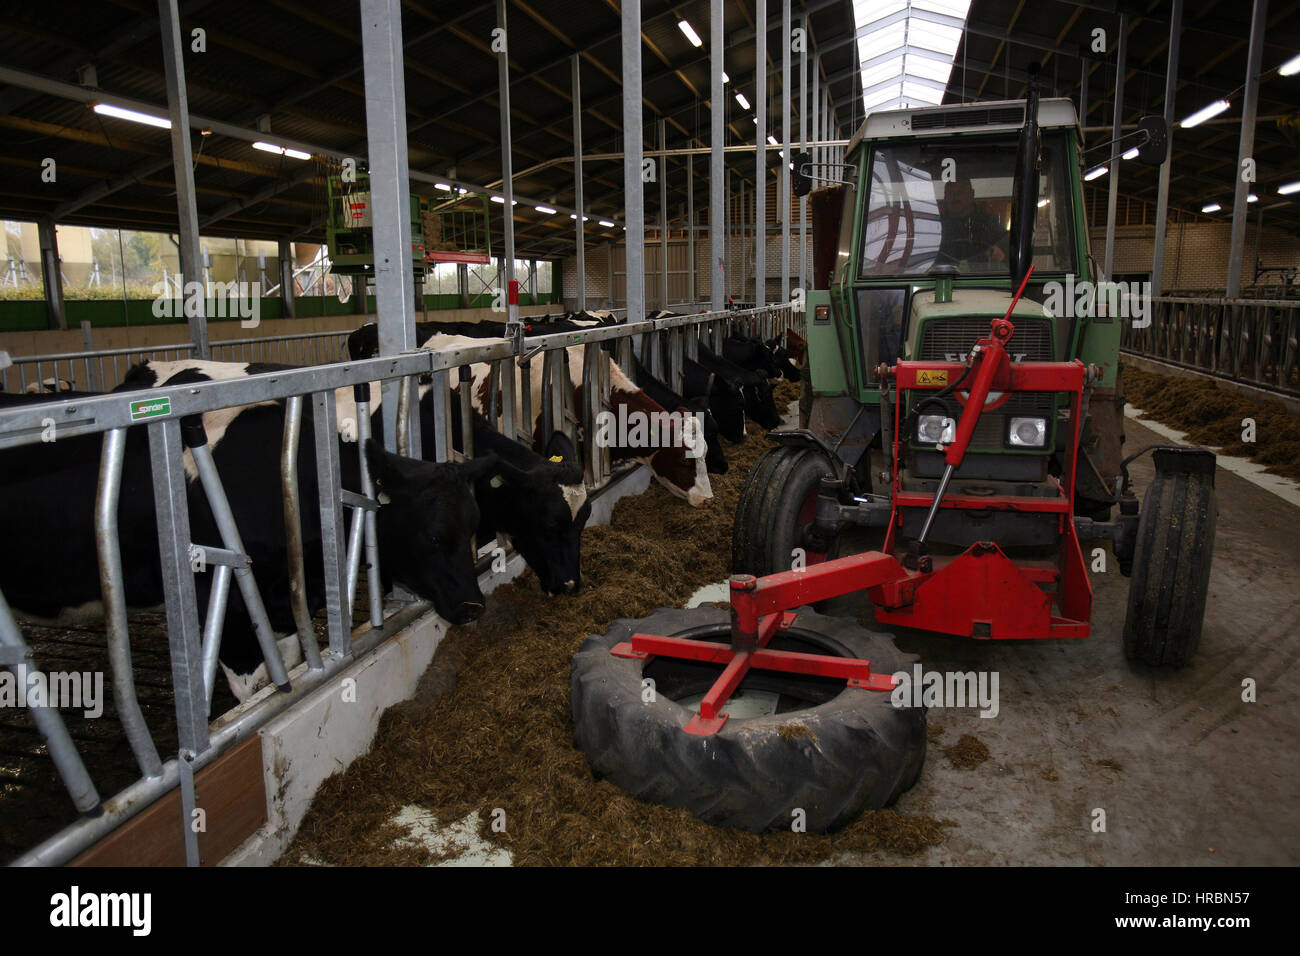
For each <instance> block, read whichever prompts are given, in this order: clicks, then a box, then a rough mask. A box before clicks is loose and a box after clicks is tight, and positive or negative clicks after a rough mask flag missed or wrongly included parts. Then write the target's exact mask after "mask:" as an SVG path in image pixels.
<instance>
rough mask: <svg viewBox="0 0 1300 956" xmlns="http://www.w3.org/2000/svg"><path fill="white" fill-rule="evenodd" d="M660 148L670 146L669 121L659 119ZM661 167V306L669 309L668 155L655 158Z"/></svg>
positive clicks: (659, 174) (659, 173)
mask: <svg viewBox="0 0 1300 956" xmlns="http://www.w3.org/2000/svg"><path fill="white" fill-rule="evenodd" d="M659 148H660V149H661V150H664V149H667V148H668V122H667V121H666V120H660V121H659ZM655 164H656V165H657V166H658V167H659V168H658V170H657V173H658V176H659V308H661V309H663V310H664V311H667V310H668V157H667V156H660V157H659V158H658V159H656V160H655Z"/></svg>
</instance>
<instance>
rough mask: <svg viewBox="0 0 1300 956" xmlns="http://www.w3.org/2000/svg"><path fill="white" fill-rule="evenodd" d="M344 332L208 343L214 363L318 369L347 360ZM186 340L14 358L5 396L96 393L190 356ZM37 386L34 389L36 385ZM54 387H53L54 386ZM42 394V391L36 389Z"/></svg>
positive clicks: (2, 376)
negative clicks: (31, 390) (49, 385)
mask: <svg viewBox="0 0 1300 956" xmlns="http://www.w3.org/2000/svg"><path fill="white" fill-rule="evenodd" d="M348 334H349V333H347V332H295V333H293V334H291V335H272V336H265V337H262V338H247V339H219V340H214V341H212V342H211V343H210V346H211V351H212V359H213V361H217V362H274V363H277V364H280V365H323V364H325V363H327V362H337V361H340V360H342V359H346V358H347V352H346V346H347V339H348ZM193 351H194V346H193V345H192V344H190V343H188V342H183V343H177V344H175V345H157V346H153V347H150V348H135V349H90V350H86V351H81V352H57V353H50V354H46V355H15V356H12V361H13V364H12V365H11V366H10V367H9V368H5V369H0V386H3V389H0V390H3V391H6V392H25V391H27V387H28V386H29V385H33V384H37V383H43V382H45V381H47V380H50V381H53V382H55V383H58V382H60V381H62V382H67V383H69V384H70V385H71V386H72V389H73V390H75V391H86V392H102V391H106V390H112V389H113V388H114V387H115V386H116V385H118V384H119V383H120V382H121V381H122V378H123V376H125V375H126V372H127V370H128V369H129V368H130V367H131V366H132V365H135V364H137V363H139V362H146V361H162V362H167V361H180V360H181V359H186V358H189V357H190V354H191V353H192V352H193ZM38 387H40V386H39V385H38ZM56 387H57V385H56ZM42 390H43V389H42Z"/></svg>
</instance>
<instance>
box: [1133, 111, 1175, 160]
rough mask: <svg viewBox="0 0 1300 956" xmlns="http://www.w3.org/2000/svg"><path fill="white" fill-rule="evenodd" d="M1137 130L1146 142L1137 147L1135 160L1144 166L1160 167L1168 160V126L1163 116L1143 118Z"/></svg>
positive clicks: (1139, 121)
mask: <svg viewBox="0 0 1300 956" xmlns="http://www.w3.org/2000/svg"><path fill="white" fill-rule="evenodd" d="M1138 130H1139V131H1141V132H1143V133H1146V140H1145V141H1144V142H1143V143H1142V144H1141V145H1139V146H1138V154H1137V160H1138V162H1139V163H1142V164H1143V165H1146V166H1161V165H1163V164H1164V162H1165V160H1167V159H1168V158H1169V124H1168V123H1166V122H1165V118H1164V117H1163V116H1144V117H1142V118H1141V119H1140V120H1138Z"/></svg>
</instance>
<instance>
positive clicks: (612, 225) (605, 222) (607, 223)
mask: <svg viewBox="0 0 1300 956" xmlns="http://www.w3.org/2000/svg"><path fill="white" fill-rule="evenodd" d="M600 224H601V225H602V226H608V227H609V228H610V229H613V228H614V224H613V223H612V222H610V221H609V220H608V219H602V220H601V221H600Z"/></svg>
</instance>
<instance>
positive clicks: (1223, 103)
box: [1178, 100, 1232, 129]
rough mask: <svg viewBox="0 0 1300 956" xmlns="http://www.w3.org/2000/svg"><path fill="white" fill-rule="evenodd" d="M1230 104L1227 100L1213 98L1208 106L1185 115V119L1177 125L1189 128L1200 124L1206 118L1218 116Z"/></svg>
mask: <svg viewBox="0 0 1300 956" xmlns="http://www.w3.org/2000/svg"><path fill="white" fill-rule="evenodd" d="M1231 105H1232V104H1231V103H1229V102H1228V101H1227V100H1215V101H1214V102H1213V103H1211V104H1210V105H1209V106H1207V107H1205V108H1204V109H1199V110H1197V111H1196V112H1195V113H1193V114H1192V115H1191V116H1189V117H1187V119H1185V120H1183V121H1182V122H1180V123H1179V124H1178V125H1179V126H1181V127H1182V128H1183V129H1191V128H1192V127H1193V126H1200V125H1201V124H1202V123H1204V122H1205V121H1206V120H1207V119H1212V118H1213V117H1215V116H1218V115H1219V114H1220V113H1222V112H1223V111H1224V110H1226V109H1227V108H1228V107H1230V106H1231Z"/></svg>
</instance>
